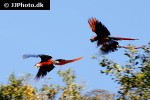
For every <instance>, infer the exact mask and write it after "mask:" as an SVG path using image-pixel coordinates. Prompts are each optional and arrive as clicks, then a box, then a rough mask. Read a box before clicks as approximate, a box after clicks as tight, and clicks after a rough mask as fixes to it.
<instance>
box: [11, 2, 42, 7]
mask: <svg viewBox="0 0 150 100" xmlns="http://www.w3.org/2000/svg"><path fill="white" fill-rule="evenodd" d="M11 7H44V4H43V3H42V2H38V3H37V4H32V3H27V4H24V3H22V2H20V3H11Z"/></svg>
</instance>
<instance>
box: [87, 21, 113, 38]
mask: <svg viewBox="0 0 150 100" xmlns="http://www.w3.org/2000/svg"><path fill="white" fill-rule="evenodd" d="M88 23H89V25H90V27H91V29H92V31H93V32H95V33H96V34H97V37H98V39H102V38H105V37H108V36H109V35H110V32H109V31H108V29H107V28H106V27H105V26H104V25H103V24H102V23H101V22H99V21H98V20H97V19H96V18H91V19H89V20H88Z"/></svg>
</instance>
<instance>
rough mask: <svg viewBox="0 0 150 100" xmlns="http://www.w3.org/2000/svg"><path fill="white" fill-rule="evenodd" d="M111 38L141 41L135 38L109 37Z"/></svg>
mask: <svg viewBox="0 0 150 100" xmlns="http://www.w3.org/2000/svg"><path fill="white" fill-rule="evenodd" d="M109 38H110V39H113V40H139V39H134V38H123V37H109Z"/></svg>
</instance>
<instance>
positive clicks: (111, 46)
mask: <svg viewBox="0 0 150 100" xmlns="http://www.w3.org/2000/svg"><path fill="white" fill-rule="evenodd" d="M117 48H118V42H117V41H114V40H110V41H108V42H106V43H104V44H103V45H102V47H101V48H100V50H101V51H102V54H108V53H110V52H114V51H116V50H118V49H117Z"/></svg>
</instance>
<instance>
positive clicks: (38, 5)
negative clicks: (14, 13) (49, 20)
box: [0, 0, 50, 10]
mask: <svg viewBox="0 0 150 100" xmlns="http://www.w3.org/2000/svg"><path fill="white" fill-rule="evenodd" d="M18 1H19V2H18ZM0 10H50V0H42V1H41V0H34V1H31V0H25V1H21V0H15V1H11V0H4V1H0Z"/></svg>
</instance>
